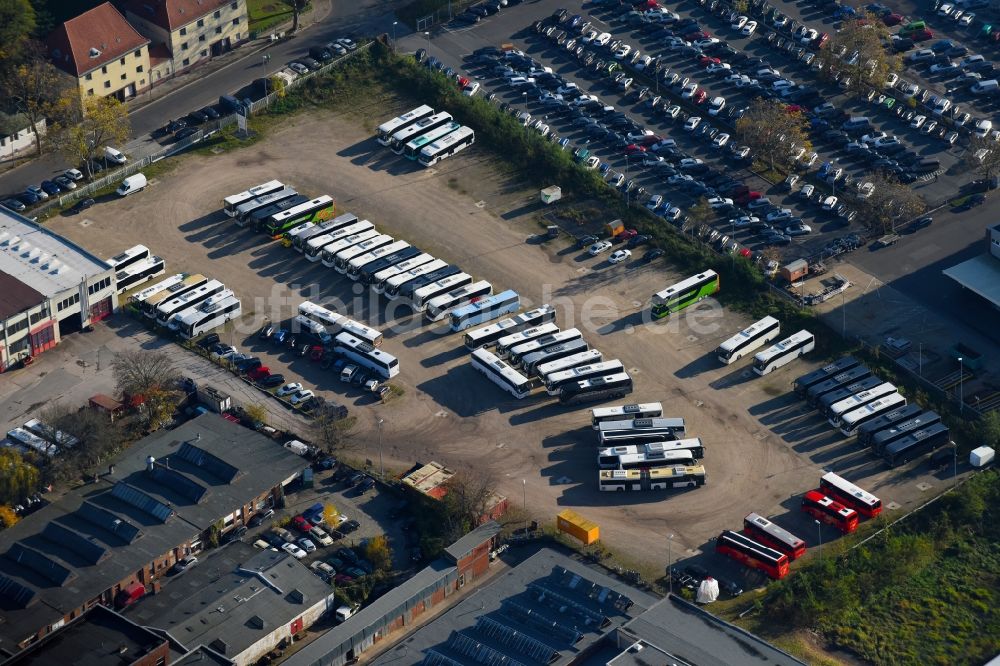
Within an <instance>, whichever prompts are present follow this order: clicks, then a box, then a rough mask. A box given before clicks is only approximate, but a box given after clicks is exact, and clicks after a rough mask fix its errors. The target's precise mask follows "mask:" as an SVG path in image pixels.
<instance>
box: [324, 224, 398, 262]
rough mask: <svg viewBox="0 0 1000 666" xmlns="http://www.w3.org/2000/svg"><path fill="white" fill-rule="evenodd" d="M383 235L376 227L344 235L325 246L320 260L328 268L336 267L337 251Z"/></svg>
mask: <svg viewBox="0 0 1000 666" xmlns="http://www.w3.org/2000/svg"><path fill="white" fill-rule="evenodd" d="M383 235H385V234H382V233H380V232H379V231H378V230H376V229H368V230H367V231H362V232H360V233H356V234H351V235H350V236H342V237H340V238H338V239H337V240H335V241H333V242H332V243H327V244H326V245H325V246H324V247H323V251H322V252H321V253H320V258H321V259H320V260H321V261H322V262H323V265H324V266H326V267H327V268H335V267H336V265H337V253H339V252H341V251H343V250H346V249H348V248H351V247H354V246H355V245H357V244H358V243H364V242H366V241H370V240H371V239H373V238H378V237H379V236H383ZM311 243H312V241H310V244H311Z"/></svg>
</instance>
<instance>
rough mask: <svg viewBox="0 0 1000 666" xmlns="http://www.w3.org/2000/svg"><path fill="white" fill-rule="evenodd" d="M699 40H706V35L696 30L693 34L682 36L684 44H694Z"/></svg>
mask: <svg viewBox="0 0 1000 666" xmlns="http://www.w3.org/2000/svg"><path fill="white" fill-rule="evenodd" d="M699 39H708V35H707V34H706V33H704V32H702V31H701V30H697V31H695V32H689V33H688V34H686V35H684V41H685V42H695V41H698V40H699Z"/></svg>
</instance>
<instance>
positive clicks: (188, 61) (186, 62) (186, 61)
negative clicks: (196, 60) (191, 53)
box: [181, 58, 191, 67]
mask: <svg viewBox="0 0 1000 666" xmlns="http://www.w3.org/2000/svg"><path fill="white" fill-rule="evenodd" d="M181 64H182V65H184V66H185V67H187V66H188V65H190V64H191V59H190V58H184V62H182V63H181Z"/></svg>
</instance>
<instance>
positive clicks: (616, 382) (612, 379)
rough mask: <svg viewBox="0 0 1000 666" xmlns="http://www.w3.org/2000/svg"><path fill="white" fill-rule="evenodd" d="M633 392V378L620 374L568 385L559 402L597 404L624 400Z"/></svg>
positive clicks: (561, 393)
mask: <svg viewBox="0 0 1000 666" xmlns="http://www.w3.org/2000/svg"><path fill="white" fill-rule="evenodd" d="M631 392H632V378H631V377H630V376H629V375H628V373H627V372H619V373H616V374H613V375H605V376H603V377H594V378H593V379H584V380H583V381H581V382H577V383H576V384H567V385H566V386H564V387H562V390H561V391H560V392H559V402H561V403H562V404H564V405H575V404H577V403H581V402H595V401H598V400H609V399H611V398H624V397H625V396H627V395H628V394H629V393H631Z"/></svg>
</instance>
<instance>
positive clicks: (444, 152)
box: [417, 126, 476, 167]
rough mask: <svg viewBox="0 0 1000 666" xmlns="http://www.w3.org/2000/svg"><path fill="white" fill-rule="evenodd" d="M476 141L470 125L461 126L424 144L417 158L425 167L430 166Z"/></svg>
mask: <svg viewBox="0 0 1000 666" xmlns="http://www.w3.org/2000/svg"><path fill="white" fill-rule="evenodd" d="M475 142H476V133H475V132H474V131H473V130H472V128H471V127H465V126H462V127H460V128H458V129H457V130H455V131H454V132H452V133H451V134H449V135H448V136H445V137H442V138H440V139H438V140H437V141H435V142H434V143H432V144H431V145H429V146H425V147H424V148H423V149H421V151H420V157H419V158H417V159H418V161H419V162H420V164H422V165H423V166H425V167H432V166H434V165H435V164H437V163H438V162H440V161H441V160H443V159H447V158H449V157H451V156H452V155H454V154H455V153H457V152H460V151H462V150H465V149H466V148H468V147H469V146H471V145H472V144H474V143H475Z"/></svg>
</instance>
